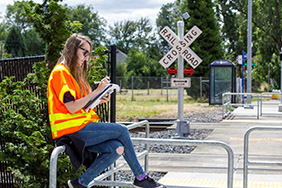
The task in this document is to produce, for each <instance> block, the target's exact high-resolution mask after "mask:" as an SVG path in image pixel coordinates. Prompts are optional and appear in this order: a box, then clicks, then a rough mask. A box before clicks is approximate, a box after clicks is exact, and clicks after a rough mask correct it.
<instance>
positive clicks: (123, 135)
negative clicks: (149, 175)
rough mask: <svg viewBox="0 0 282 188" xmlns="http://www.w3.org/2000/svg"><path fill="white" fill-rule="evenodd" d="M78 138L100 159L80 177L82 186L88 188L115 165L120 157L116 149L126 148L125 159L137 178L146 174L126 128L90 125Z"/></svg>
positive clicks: (103, 124) (99, 124)
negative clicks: (97, 177) (95, 179)
mask: <svg viewBox="0 0 282 188" xmlns="http://www.w3.org/2000/svg"><path fill="white" fill-rule="evenodd" d="M77 133H78V136H79V137H80V138H81V139H82V140H84V141H85V143H86V147H87V149H88V150H89V151H91V152H96V153H98V154H99V155H98V157H97V158H96V160H95V161H94V162H93V163H92V164H91V166H90V167H89V168H88V169H87V170H86V171H85V173H84V174H82V176H80V177H79V181H80V183H81V184H82V185H84V186H87V185H88V184H89V183H90V182H91V181H92V180H93V179H94V178H95V177H96V176H97V175H99V174H100V173H101V172H102V171H103V170H105V169H106V168H107V167H109V166H110V165H111V164H113V163H114V162H115V161H116V160H117V159H118V158H119V157H120V155H119V154H118V153H117V152H116V149H117V148H118V147H120V146H123V147H124V152H123V154H122V155H123V157H124V159H125V160H126V162H127V163H128V165H129V167H130V168H131V170H132V172H133V174H134V175H135V176H136V177H137V176H140V175H142V174H143V173H144V170H143V168H142V167H141V165H140V163H139V162H138V159H137V157H136V153H135V150H134V147H133V144H132V142H131V139H130V135H129V132H128V129H127V127H126V126H124V125H121V124H118V123H93V122H91V123H88V124H87V125H86V126H85V127H83V128H82V129H81V130H79V131H78V132H77Z"/></svg>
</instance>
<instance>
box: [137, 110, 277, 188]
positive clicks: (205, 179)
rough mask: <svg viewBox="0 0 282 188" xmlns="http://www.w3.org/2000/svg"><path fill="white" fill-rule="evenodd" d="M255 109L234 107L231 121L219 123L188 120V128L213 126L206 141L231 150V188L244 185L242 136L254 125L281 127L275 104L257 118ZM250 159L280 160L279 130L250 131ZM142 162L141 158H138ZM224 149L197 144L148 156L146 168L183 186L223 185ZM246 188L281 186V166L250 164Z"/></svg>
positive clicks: (165, 182)
mask: <svg viewBox="0 0 282 188" xmlns="http://www.w3.org/2000/svg"><path fill="white" fill-rule="evenodd" d="M256 110H257V109H256V107H255V108H254V109H244V108H241V107H239V108H237V109H236V110H234V112H233V113H232V115H233V119H232V120H223V121H221V122H220V123H191V124H190V128H191V129H213V131H212V133H211V134H210V135H208V137H207V138H206V139H205V140H217V141H222V142H225V143H226V144H228V145H229V146H230V147H231V148H232V150H233V152H234V182H233V183H234V184H233V185H234V188H235V187H238V188H241V187H243V156H244V149H243V148H244V135H245V133H246V131H247V130H248V129H249V128H250V127H253V126H277V127H282V112H278V107H277V106H275V105H267V106H263V111H262V112H263V113H262V116H260V117H259V119H257V118H256V112H257V111H256ZM249 161H252V162H253V161H256V162H257V161H259V162H261V161H267V162H278V163H282V130H281V131H280V130H278V131H255V132H252V133H251V134H250V141H249ZM140 162H141V163H142V164H143V160H140ZM227 165H228V164H227V152H226V151H225V150H224V149H223V148H220V147H214V146H205V145H201V146H197V147H196V149H195V150H194V151H193V152H192V153H190V154H170V153H165V154H157V153H151V154H150V155H149V171H162V172H168V173H167V174H166V176H164V177H163V178H162V179H161V180H160V182H162V183H164V184H167V185H182V186H185V187H226V185H227ZM248 177H249V178H248V179H249V181H248V187H249V188H250V187H253V188H259V187H263V188H264V187H268V188H274V187H279V188H282V167H281V165H276V166H273V165H265V166H253V165H250V166H249V176H248Z"/></svg>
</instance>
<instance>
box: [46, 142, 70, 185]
mask: <svg viewBox="0 0 282 188" xmlns="http://www.w3.org/2000/svg"><path fill="white" fill-rule="evenodd" d="M65 150H66V147H65V146H58V147H56V148H55V149H54V150H53V151H52V154H51V158H50V171H49V188H56V187H57V160H58V156H59V154H60V153H63V152H64V151H65Z"/></svg>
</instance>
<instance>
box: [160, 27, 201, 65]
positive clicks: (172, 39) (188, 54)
mask: <svg viewBox="0 0 282 188" xmlns="http://www.w3.org/2000/svg"><path fill="white" fill-rule="evenodd" d="M201 33H202V31H201V30H200V29H199V28H198V27H197V26H194V27H193V28H192V29H191V30H190V31H188V33H187V34H186V35H185V36H184V37H183V40H179V38H178V37H177V36H176V34H175V33H174V32H173V31H171V29H170V28H169V27H167V26H166V27H164V28H163V29H162V30H161V32H160V35H161V36H162V37H163V38H164V39H165V40H166V41H167V42H168V43H169V44H171V45H172V49H171V50H170V51H169V52H168V53H167V54H166V55H165V56H164V57H163V58H162V59H161V60H160V61H159V63H160V64H161V65H162V66H163V67H164V68H167V67H169V66H170V65H171V64H172V63H173V62H174V61H175V59H176V58H177V57H178V56H179V55H181V56H182V57H183V58H184V59H185V60H186V61H187V62H188V63H189V64H190V65H191V66H192V67H193V69H195V68H196V67H197V66H198V65H199V64H200V63H201V62H202V59H201V58H199V56H198V55H197V54H196V53H195V52H193V51H192V50H191V49H190V48H189V46H190V44H192V42H194V40H196V38H197V37H198V36H199V35H200V34H201Z"/></svg>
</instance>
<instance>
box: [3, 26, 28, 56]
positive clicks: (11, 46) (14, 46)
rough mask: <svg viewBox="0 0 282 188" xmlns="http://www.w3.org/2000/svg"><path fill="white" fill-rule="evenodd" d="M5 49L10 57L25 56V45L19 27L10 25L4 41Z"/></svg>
mask: <svg viewBox="0 0 282 188" xmlns="http://www.w3.org/2000/svg"><path fill="white" fill-rule="evenodd" d="M5 49H6V50H7V52H8V53H10V54H12V57H23V56H25V46H24V41H23V37H22V35H21V33H20V29H19V28H17V27H15V26H14V27H12V28H11V30H10V32H9V34H8V37H7V39H6V42H5Z"/></svg>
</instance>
